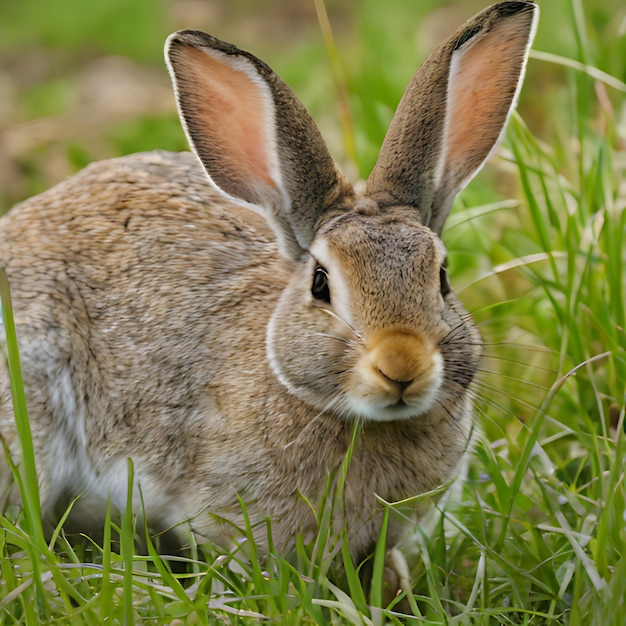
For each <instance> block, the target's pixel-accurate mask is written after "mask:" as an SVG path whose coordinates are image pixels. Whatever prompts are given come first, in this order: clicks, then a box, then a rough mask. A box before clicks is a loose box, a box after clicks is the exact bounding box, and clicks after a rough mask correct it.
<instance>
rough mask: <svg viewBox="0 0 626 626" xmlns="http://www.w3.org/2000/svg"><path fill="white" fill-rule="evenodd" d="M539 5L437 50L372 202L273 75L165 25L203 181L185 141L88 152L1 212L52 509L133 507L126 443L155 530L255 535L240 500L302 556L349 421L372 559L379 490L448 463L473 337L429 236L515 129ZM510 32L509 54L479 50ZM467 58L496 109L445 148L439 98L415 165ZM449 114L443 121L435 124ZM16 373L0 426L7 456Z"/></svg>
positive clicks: (455, 444)
mask: <svg viewBox="0 0 626 626" xmlns="http://www.w3.org/2000/svg"><path fill="white" fill-rule="evenodd" d="M533 8H534V5H532V4H531V3H527V2H505V3H501V4H500V5H495V6H494V7H492V8H491V9H488V10H486V11H485V12H483V14H481V15H479V16H478V17H477V18H475V20H474V21H473V22H472V23H468V25H466V26H465V28H464V29H462V30H461V31H459V33H457V35H456V36H455V37H456V38H455V37H453V38H451V39H450V40H448V42H446V43H445V44H443V45H442V47H441V48H440V49H439V50H438V51H437V53H436V54H435V55H433V57H431V58H430V59H429V61H427V62H426V64H425V66H424V68H425V69H422V70H421V74H420V73H418V75H417V76H416V78H415V79H414V81H413V83H412V84H411V86H410V87H409V89H408V90H407V95H405V99H404V100H403V103H401V105H400V108H399V112H398V113H397V114H396V118H395V120H394V124H393V125H392V128H391V129H390V132H389V134H388V137H387V140H386V142H385V146H384V147H383V150H382V151H381V157H380V158H379V162H378V164H377V166H376V168H375V170H374V172H373V173H372V176H370V179H369V181H368V187H367V190H366V193H365V195H364V196H357V195H356V194H355V193H354V191H353V190H352V188H351V187H350V186H349V184H348V183H347V181H346V180H345V179H344V178H343V176H342V175H341V174H340V173H339V172H338V171H337V170H336V168H335V166H334V165H333V163H332V160H331V159H330V157H329V156H328V155H327V153H326V151H325V148H324V147H323V143H322V142H321V137H320V136H319V133H318V131H317V129H316V128H315V126H314V125H313V122H312V120H311V119H310V118H309V117H308V115H307V114H306V111H304V109H303V107H302V105H301V104H300V103H299V102H297V100H295V97H294V96H293V94H292V93H291V91H290V90H289V89H288V88H287V87H286V85H284V83H282V82H281V81H280V79H278V78H277V77H276V76H275V75H274V74H273V73H272V72H271V70H269V68H267V66H265V65H264V64H262V63H261V62H260V61H258V59H255V58H254V57H252V56H251V55H248V54H247V53H243V52H241V51H240V50H238V49H236V48H234V47H232V46H229V45H228V44H223V43H221V42H219V41H217V40H214V39H212V38H209V37H207V36H206V35H203V34H201V33H194V32H183V33H180V34H178V35H175V36H173V37H172V38H171V40H170V47H169V54H170V57H169V59H170V67H171V70H172V73H173V76H174V79H175V85H176V88H177V94H178V97H179V105H180V107H181V115H182V117H183V120H184V122H185V124H186V128H187V131H188V133H189V135H190V138H191V141H192V144H193V146H194V148H195V149H196V151H197V153H198V155H199V157H200V160H201V161H202V163H203V164H204V166H205V168H206V170H207V171H208V173H209V175H210V177H211V179H209V178H208V177H207V176H206V174H205V172H204V171H203V170H202V168H201V166H200V163H199V162H198V160H197V158H196V157H195V156H193V155H190V154H170V153H165V152H153V153H146V154H138V155H133V156H130V157H123V158H120V159H114V160H111V161H105V162H101V163H98V164H94V165H91V166H89V167H88V168H86V169H85V170H83V172H81V173H79V174H78V175H76V176H75V177H74V178H72V179H70V180H68V181H66V182H64V183H62V184H60V185H58V186H57V187H55V188H54V189H52V190H50V191H48V192H46V193H44V194H42V195H40V196H38V197H36V198H33V199H32V200H30V201H27V202H25V203H23V204H21V205H19V206H17V207H15V209H14V210H13V211H11V212H10V213H9V214H8V215H7V216H5V217H4V218H2V219H1V220H0V241H2V248H1V250H0V266H5V267H6V269H7V273H8V276H9V280H10V282H11V286H12V292H13V298H14V310H15V316H16V324H17V330H18V336H19V340H20V347H21V356H22V361H23V371H24V378H25V388H26V396H27V402H28V408H29V413H30V417H31V422H32V430H33V440H34V446H35V450H36V456H37V462H38V472H39V476H40V483H41V484H40V491H41V498H42V508H43V511H44V514H45V515H46V517H47V518H48V519H49V520H50V521H54V519H55V516H58V514H59V512H60V511H62V510H63V507H64V506H66V505H67V504H68V503H69V502H70V501H71V500H72V499H73V498H74V497H76V496H77V495H81V494H83V497H82V498H81V499H79V501H78V503H77V504H76V506H75V511H74V513H73V525H74V526H76V527H77V528H78V529H81V530H88V529H90V528H97V527H98V525H101V520H102V517H103V515H104V510H105V507H106V502H107V499H108V498H110V499H111V501H112V502H113V504H114V505H116V506H117V507H118V508H120V509H123V508H124V507H125V503H126V492H127V458H128V457H130V458H132V460H133V466H134V471H135V477H136V481H135V497H134V503H135V506H136V508H137V510H140V509H141V501H143V505H144V506H145V511H146V515H147V517H148V519H149V522H150V524H151V526H152V527H153V528H155V529H165V528H169V527H171V526H175V525H177V524H180V523H181V522H185V521H189V523H190V524H191V527H192V528H193V530H194V531H195V532H196V533H197V535H198V536H199V537H200V538H208V539H211V540H214V541H217V542H219V543H227V542H228V541H229V537H232V535H233V530H232V527H231V525H230V524H228V523H227V521H234V522H235V524H236V525H238V526H239V527H243V526H244V518H243V516H242V509H241V504H240V502H239V497H240V498H241V499H242V500H243V501H244V502H245V505H246V510H247V512H248V515H249V516H250V519H251V521H252V523H253V525H256V529H257V534H258V536H259V538H260V540H263V539H264V533H265V527H264V526H263V524H262V522H263V520H264V519H266V518H268V517H269V518H271V520H272V538H273V541H274V543H275V545H276V546H277V547H278V548H279V549H281V550H284V549H288V548H289V546H290V545H291V542H292V540H293V538H294V537H295V536H296V535H297V534H298V533H305V534H307V533H313V532H314V531H315V528H316V520H315V515H314V513H313V511H312V509H311V505H313V508H315V506H317V505H319V504H320V502H321V499H322V497H323V495H324V492H325V490H326V489H327V486H328V481H329V477H331V476H333V474H334V473H335V472H336V471H337V470H338V468H339V467H340V466H341V464H342V463H343V461H344V459H345V458H346V454H347V452H348V449H349V447H350V443H351V439H352V435H353V432H354V429H355V427H356V428H357V429H358V432H357V436H356V438H355V446H354V449H353V451H352V454H351V457H350V460H349V464H348V471H347V474H346V477H345V483H343V481H342V480H341V481H338V482H337V484H336V486H337V485H340V486H338V487H337V488H338V489H340V490H341V498H340V499H339V505H337V506H336V508H335V517H334V524H335V526H336V528H338V529H339V528H342V527H344V526H346V527H347V529H348V536H349V537H350V542H351V550H352V552H353V554H354V555H356V556H359V557H360V556H364V555H365V554H367V553H368V552H369V551H371V550H372V549H373V546H374V545H375V542H376V540H377V538H378V534H379V532H380V524H381V516H380V515H378V514H377V513H379V512H380V505H379V504H378V503H377V500H376V496H377V495H378V496H380V497H382V498H383V499H384V500H387V501H396V500H400V499H405V498H408V497H411V496H415V495H418V494H421V493H424V492H425V491H428V490H431V489H434V488H436V487H438V486H439V485H441V484H443V483H445V482H447V481H448V480H449V479H450V478H451V477H452V476H453V475H454V472H455V471H456V469H457V467H458V466H459V464H460V463H461V462H462V461H463V458H464V454H465V452H466V450H467V448H468V445H469V443H470V439H471V435H472V431H473V426H472V411H471V396H470V392H469V390H468V387H469V385H470V384H471V381H472V379H473V377H474V374H475V372H476V370H477V367H478V361H479V358H480V351H481V348H480V337H479V335H478V332H477V330H476V328H475V326H474V325H473V323H472V321H471V318H470V317H469V315H467V313H466V312H465V311H464V310H463V308H462V306H461V305H460V303H459V302H458V300H457V299H456V297H455V296H454V294H453V292H452V291H451V290H450V288H449V286H448V284H447V279H446V277H445V270H444V266H445V248H444V247H443V244H442V243H441V241H440V240H439V237H438V232H439V231H440V228H441V225H442V224H443V221H444V220H445V216H446V215H447V212H448V210H449V207H450V204H451V201H452V198H453V197H454V194H455V193H456V191H458V188H460V186H462V184H464V183H465V182H467V180H468V179H469V178H470V177H471V175H473V173H475V171H476V170H477V169H478V167H480V165H481V164H482V162H483V161H484V159H485V158H486V156H487V154H488V152H489V151H490V150H491V147H492V146H493V143H494V142H495V141H496V139H497V136H498V135H499V133H500V129H501V127H502V125H503V124H504V121H505V120H506V116H507V115H508V110H509V108H510V106H511V104H512V102H513V99H514V95H515V93H516V90H517V84H518V81H519V76H520V75H521V72H522V69H523V63H524V61H525V58H526V52H527V47H528V39H529V36H530V30H531V25H532V14H533ZM477 25H479V26H480V28H478V27H477ZM472 38H474V39H475V40H476V41H478V43H477V44H475V42H474V39H472ZM503 38H504V39H505V40H506V41H507V42H508V43H507V45H509V46H510V47H511V48H512V49H513V50H514V52H512V53H511V56H512V57H514V59H513V60H507V61H506V62H504V61H501V60H500V59H496V60H495V61H493V60H490V59H489V55H493V49H496V50H497V51H498V54H499V55H500V56H502V52H501V49H500V48H499V46H501V40H502V39H503ZM491 40H493V42H492V41H491ZM468 42H469V43H468ZM481 46H483V47H485V46H486V50H485V51H484V52H480V47H481ZM476 50H479V52H476ZM477 56H478V57H479V58H478V61H477V60H476V58H475V57H477ZM442 59H443V60H442ZM446 59H447V60H446ZM465 59H469V62H470V63H471V64H472V65H473V66H475V64H476V63H483V64H485V65H487V66H488V67H489V69H490V71H491V72H492V73H497V72H500V76H499V78H498V79H497V80H495V84H496V87H495V88H493V89H494V93H495V96H496V99H498V98H502V99H503V101H504V102H505V103H506V108H504V110H503V105H502V104H498V103H496V105H491V104H490V103H486V102H483V101H482V100H480V97H478V96H477V98H478V101H477V103H474V108H475V109H480V108H481V107H484V108H485V109H486V110H487V113H485V115H487V117H488V120H487V122H486V124H485V126H484V129H483V130H482V131H481V128H480V127H476V120H475V119H474V118H471V120H470V122H471V124H472V127H471V128H470V129H467V130H465V129H463V128H461V129H460V130H459V129H458V126H459V124H458V123H457V124H456V126H457V128H456V130H455V133H457V134H460V135H461V138H462V140H463V141H468V146H467V147H465V146H462V145H455V141H456V144H460V143H461V140H457V139H455V138H454V137H452V138H451V137H449V136H448V135H447V134H446V133H448V132H449V129H450V128H454V127H455V123H454V119H455V115H458V112H456V113H455V110H454V108H455V106H460V107H462V109H466V108H467V104H468V103H467V102H466V101H465V100H463V99H462V98H461V101H460V102H458V103H455V102H454V101H451V100H450V99H451V98H453V96H452V95H450V94H453V93H454V91H455V90H454V89H453V88H452V87H450V89H449V93H446V90H445V89H444V90H443V92H442V93H439V94H438V93H437V91H436V90H433V91H432V94H430V95H428V96H426V100H427V102H426V103H425V104H424V107H423V110H422V113H419V111H418V115H417V118H418V121H420V115H421V116H422V118H423V119H421V124H422V125H424V124H430V126H428V128H431V127H432V128H433V129H434V130H432V129H431V130H428V132H426V135H425V137H424V138H423V139H422V141H425V143H424V145H422V147H421V151H422V152H423V153H424V155H425V156H423V157H422V158H425V159H426V161H427V164H428V163H429V164H428V165H427V166H426V167H424V166H419V165H417V161H418V160H419V159H418V156H416V155H415V154H413V152H412V151H413V150H414V149H415V146H413V147H411V146H410V143H411V141H413V139H412V136H408V135H407V128H406V123H407V122H406V120H407V118H408V117H411V115H413V117H415V115H414V111H412V109H411V111H412V112H411V115H408V112H407V111H408V109H407V107H414V105H415V103H414V100H415V98H416V96H415V95H414V94H413V93H412V91H415V90H416V89H417V88H418V87H420V88H421V89H422V90H423V83H429V82H433V81H435V82H437V81H438V83H439V84H443V83H441V80H440V76H441V75H443V74H441V70H442V68H443V67H452V70H450V72H451V76H452V74H454V76H457V75H458V74H461V73H462V71H463V64H464V63H465ZM494 64H495V67H491V66H492V65H494ZM511 64H512V65H513V66H514V67H513V70H511V69H510V67H509V65H511ZM508 74H511V75H512V76H511V77H509V76H508ZM446 75H447V74H446ZM469 75H470V76H472V72H469ZM207 76H208V77H210V80H208V79H207ZM429 76H430V77H431V78H429ZM433 77H434V78H433ZM449 80H450V81H452V78H450V79H449ZM455 80H457V81H459V80H461V84H460V86H459V88H458V89H457V91H459V90H460V91H463V93H465V90H464V89H462V88H463V85H462V79H458V78H455ZM471 80H473V78H472V79H471ZM198 85H200V87H198ZM500 90H502V91H503V95H500V94H499V91H500ZM504 92H506V94H504ZM199 94H201V95H202V98H201V99H198V95H199ZM422 97H424V96H422ZM454 97H456V96H454ZM493 97H494V94H492V93H487V98H488V99H491V98H493ZM229 98H230V99H231V100H232V101H233V102H234V103H235V104H237V103H241V102H243V103H244V105H245V111H246V115H245V116H242V112H241V110H238V109H237V106H233V105H232V102H230V101H229ZM429 98H430V101H428V99H429ZM224 101H226V104H224ZM207 102H214V104H212V105H207V104H206V103H207ZM229 102H230V104H229ZM498 102H499V101H498ZM244 105H241V106H244ZM442 107H443V113H444V115H443V120H444V122H445V123H443V122H441V121H438V120H439V118H434V119H432V120H430V121H429V119H428V116H431V115H434V114H436V113H437V110H440V109H442ZM240 108H241V107H240ZM492 108H495V111H492ZM417 109H420V107H419V106H418V107H417ZM233 111H234V112H233ZM403 111H404V112H403ZM446 111H448V113H446ZM244 117H245V119H244ZM414 122H415V120H413V122H410V124H413V123H414ZM442 124H443V125H442ZM233 125H234V127H233ZM435 127H438V128H439V131H437V129H436V128H435ZM233 128H234V130H233ZM437 132H438V133H440V134H441V133H442V138H441V141H440V142H439V145H435V144H434V142H433V136H434V135H433V133H437ZM464 133H465V135H466V136H465V135H464ZM474 134H476V135H477V136H478V142H477V143H476V142H473V140H472V141H470V139H468V137H470V136H473V135H474ZM487 134H489V137H490V140H489V141H487V140H485V136H486V135H487ZM407 137H408V140H407ZM407 141H408V144H409V145H408V147H407ZM477 144H478V145H477ZM403 146H404V147H403ZM461 148H463V150H461ZM453 149H454V150H453ZM403 150H404V151H406V150H408V153H406V154H405V153H404V152H403ZM216 186H217V187H220V188H221V189H222V190H223V191H225V192H226V194H228V196H227V195H226V194H225V193H223V191H219V190H218V189H216V188H215V187H216ZM251 206H252V208H255V210H257V211H259V212H261V213H262V214H263V215H264V217H265V219H264V218H263V217H262V216H261V215H258V214H256V213H254V212H253V211H250V210H249V208H250V207H251ZM433 224H435V225H437V226H436V227H435V226H433ZM433 229H434V230H433ZM0 339H1V337H0ZM3 367H4V364H3V363H2V362H0V394H1V395H0V432H1V433H2V435H3V437H4V438H5V439H6V440H7V441H8V443H9V445H10V448H11V452H12V453H13V454H14V455H15V458H16V459H18V458H19V446H18V442H17V438H16V435H15V430H14V425H13V415H12V409H11V401H10V389H9V381H8V374H7V371H6V369H4V370H3V369H2V368H3ZM139 494H141V498H140V495H139ZM257 524H258V525H257ZM394 538H395V537H392V539H394Z"/></svg>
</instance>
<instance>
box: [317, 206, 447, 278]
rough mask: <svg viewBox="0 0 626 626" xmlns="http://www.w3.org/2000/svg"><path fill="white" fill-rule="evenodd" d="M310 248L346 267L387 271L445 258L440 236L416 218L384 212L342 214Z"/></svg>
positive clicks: (439, 263) (433, 263)
mask: <svg viewBox="0 0 626 626" xmlns="http://www.w3.org/2000/svg"><path fill="white" fill-rule="evenodd" d="M311 250H312V252H313V250H318V253H319V254H321V255H322V256H328V257H332V258H333V259H334V262H335V263H340V264H341V265H344V266H347V267H351V266H356V267H361V268H363V269H367V268H368V267H371V268H372V269H373V268H379V269H382V270H387V271H392V270H394V269H395V270H397V269H404V270H407V269H408V268H409V267H414V268H415V269H416V270H417V269H419V268H421V267H423V266H424V265H427V266H428V265H436V266H437V269H438V266H439V265H441V264H442V263H443V262H444V260H445V258H446V249H445V246H444V244H443V242H442V241H441V239H439V237H438V236H437V235H436V234H435V233H433V231H431V230H430V229H429V228H427V227H426V226H424V225H423V224H421V223H420V222H419V221H418V220H417V219H402V218H398V217H396V216H389V215H384V214H378V215H367V216H364V215H359V214H356V215H355V214H352V215H349V214H348V215H345V216H342V217H341V218H339V219H337V220H336V221H335V222H334V223H333V224H332V225H331V226H330V227H329V228H326V229H324V231H323V232H321V233H320V234H319V237H318V239H317V240H316V242H315V243H314V245H313V247H312V248H311ZM314 256H315V254H314Z"/></svg>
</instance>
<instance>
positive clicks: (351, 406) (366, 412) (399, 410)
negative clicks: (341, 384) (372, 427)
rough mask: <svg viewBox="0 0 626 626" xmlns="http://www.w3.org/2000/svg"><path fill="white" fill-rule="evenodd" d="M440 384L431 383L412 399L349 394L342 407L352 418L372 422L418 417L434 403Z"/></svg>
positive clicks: (426, 411)
mask: <svg viewBox="0 0 626 626" xmlns="http://www.w3.org/2000/svg"><path fill="white" fill-rule="evenodd" d="M439 387H440V384H436V385H433V387H432V388H431V389H429V390H428V391H427V392H426V393H424V394H422V395H421V396H420V397H419V398H418V399H415V400H412V401H408V402H407V401H405V400H402V399H401V400H396V399H394V400H374V399H371V398H366V397H363V396H356V395H353V394H350V395H348V396H347V397H346V399H345V402H344V406H343V408H344V409H345V410H346V412H347V413H348V414H349V415H350V416H351V417H354V418H360V419H364V420H371V421H374V422H393V421H396V420H407V419H413V418H417V417H420V416H421V415H424V414H425V413H428V412H429V411H430V410H431V409H432V408H433V407H434V405H435V401H436V396H437V391H438V390H439Z"/></svg>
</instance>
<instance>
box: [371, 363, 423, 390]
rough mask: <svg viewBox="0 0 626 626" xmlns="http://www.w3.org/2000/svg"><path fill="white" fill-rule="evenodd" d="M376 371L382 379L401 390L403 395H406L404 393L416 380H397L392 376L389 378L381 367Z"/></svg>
mask: <svg viewBox="0 0 626 626" xmlns="http://www.w3.org/2000/svg"><path fill="white" fill-rule="evenodd" d="M376 371H377V373H378V374H379V375H380V376H381V377H382V378H384V379H385V380H387V381H389V382H390V383H392V384H393V385H395V386H396V387H398V389H399V390H400V392H401V393H404V391H405V390H406V389H407V388H408V387H409V386H410V385H411V383H412V382H413V381H414V380H415V378H411V380H396V379H394V378H392V377H391V376H389V375H388V374H386V373H385V372H384V371H383V370H381V369H380V368H379V367H377V368H376Z"/></svg>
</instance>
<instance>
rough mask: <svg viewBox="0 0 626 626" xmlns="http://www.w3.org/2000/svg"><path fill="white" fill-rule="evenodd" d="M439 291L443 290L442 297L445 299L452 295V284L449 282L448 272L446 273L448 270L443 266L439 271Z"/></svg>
mask: <svg viewBox="0 0 626 626" xmlns="http://www.w3.org/2000/svg"><path fill="white" fill-rule="evenodd" d="M439 289H440V290H441V295H442V296H443V297H444V298H445V297H446V296H447V295H448V294H449V293H450V283H449V282H448V272H446V268H445V267H444V266H443V265H442V266H441V268H440V269H439Z"/></svg>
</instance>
